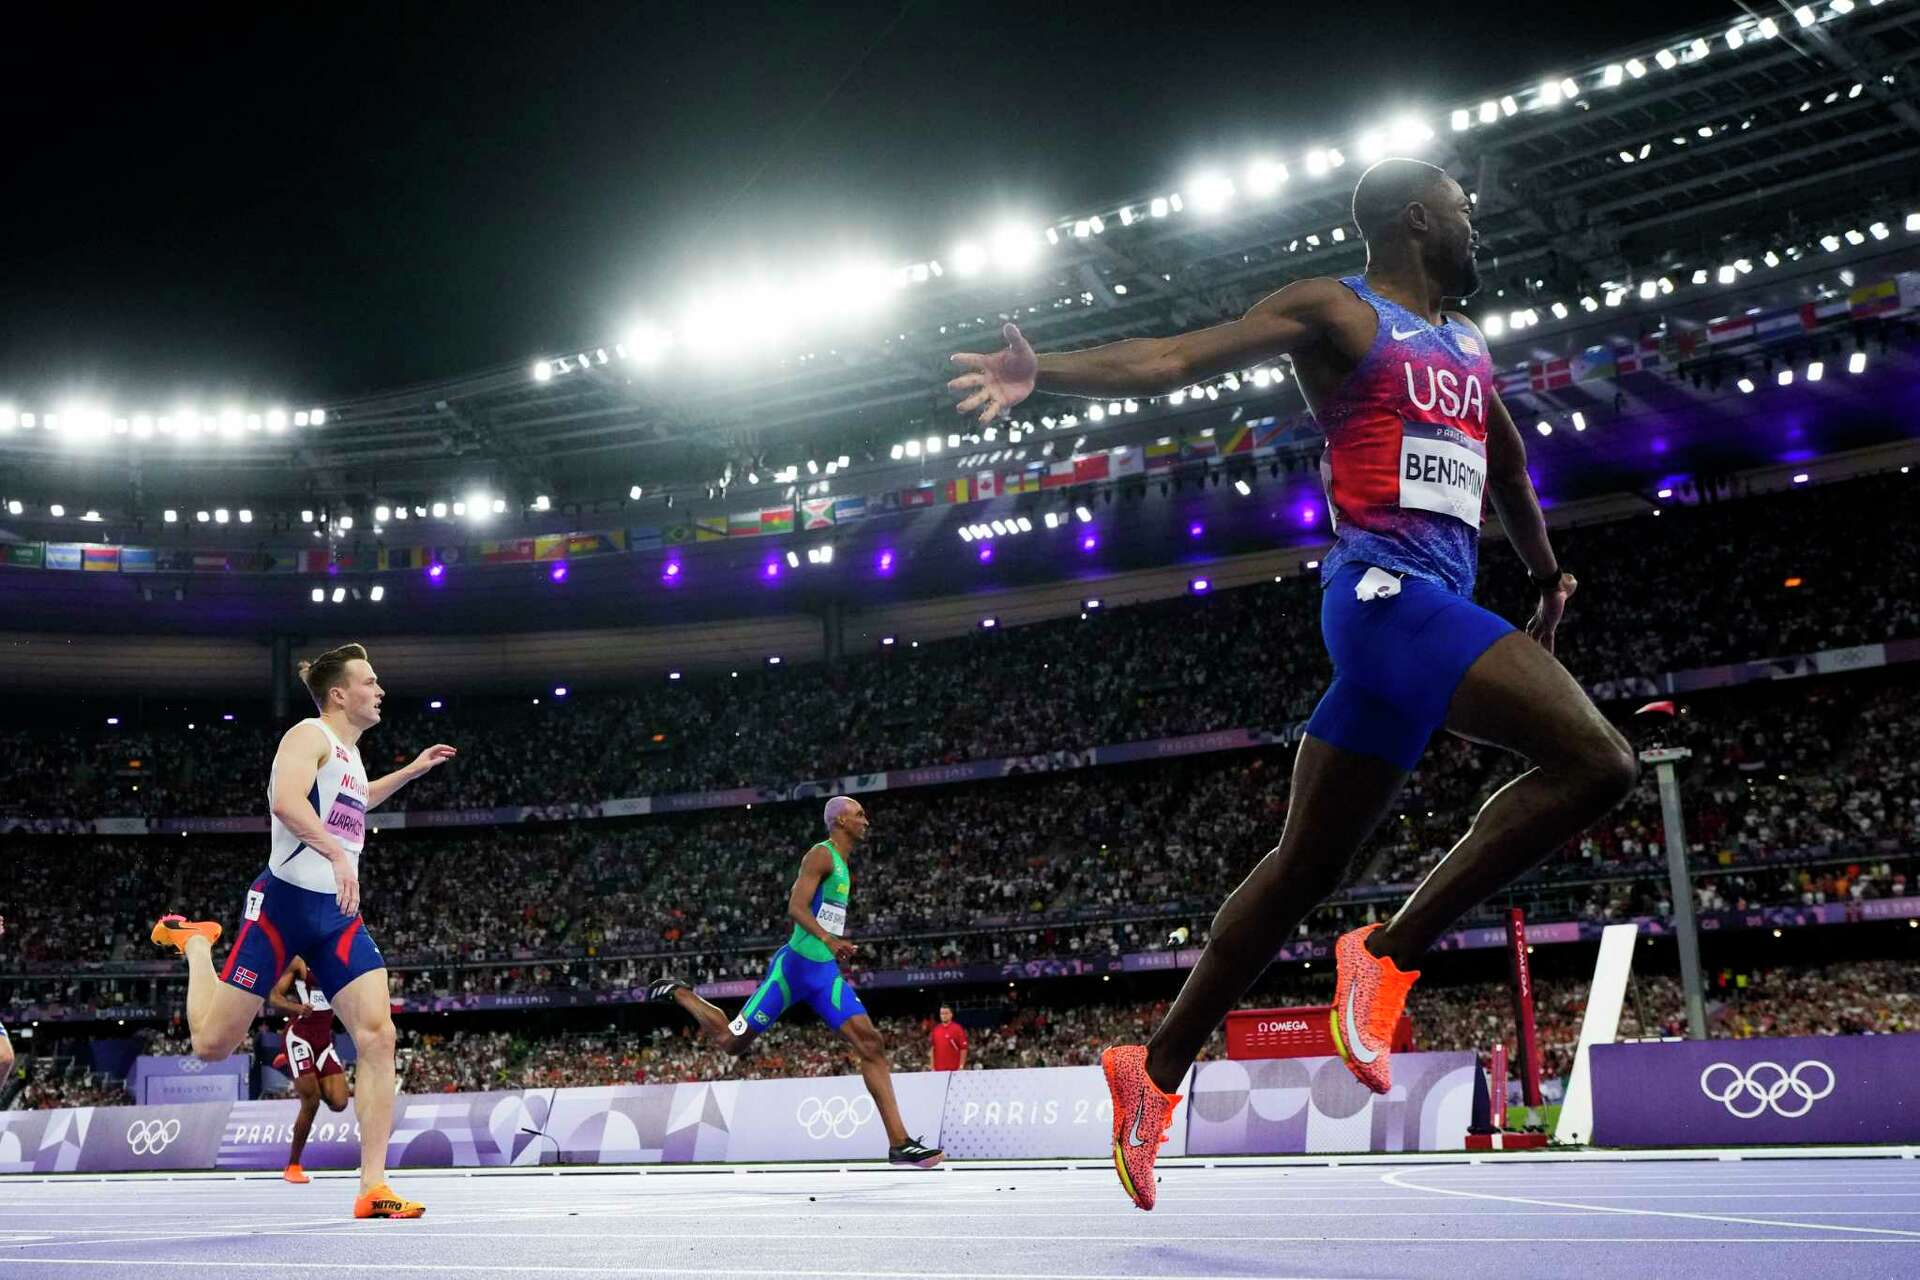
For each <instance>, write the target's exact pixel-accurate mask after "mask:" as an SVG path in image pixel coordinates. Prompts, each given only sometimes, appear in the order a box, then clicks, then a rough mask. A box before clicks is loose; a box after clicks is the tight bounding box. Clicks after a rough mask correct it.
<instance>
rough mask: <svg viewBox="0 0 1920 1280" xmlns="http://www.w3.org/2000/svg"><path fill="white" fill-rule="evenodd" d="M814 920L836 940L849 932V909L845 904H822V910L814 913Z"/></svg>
mask: <svg viewBox="0 0 1920 1280" xmlns="http://www.w3.org/2000/svg"><path fill="white" fill-rule="evenodd" d="M813 918H814V919H816V920H818V921H819V922H820V927H821V928H822V929H825V930H826V931H827V932H828V933H830V934H832V935H833V936H834V937H836V938H837V937H839V936H840V935H841V934H843V933H845V932H846V931H847V907H846V904H845V903H843V902H823V903H821V904H820V909H819V910H818V911H816V912H814V913H813Z"/></svg>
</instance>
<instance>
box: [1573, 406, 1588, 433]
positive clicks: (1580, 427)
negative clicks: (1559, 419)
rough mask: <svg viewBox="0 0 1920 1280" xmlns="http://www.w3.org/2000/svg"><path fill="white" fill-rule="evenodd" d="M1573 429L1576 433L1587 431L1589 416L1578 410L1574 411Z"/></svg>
mask: <svg viewBox="0 0 1920 1280" xmlns="http://www.w3.org/2000/svg"><path fill="white" fill-rule="evenodd" d="M1573 429H1574V430H1575V431H1585V430H1586V429H1587V415H1586V414H1584V413H1582V412H1580V411H1579V410H1578V409H1575V410H1574V411H1573Z"/></svg>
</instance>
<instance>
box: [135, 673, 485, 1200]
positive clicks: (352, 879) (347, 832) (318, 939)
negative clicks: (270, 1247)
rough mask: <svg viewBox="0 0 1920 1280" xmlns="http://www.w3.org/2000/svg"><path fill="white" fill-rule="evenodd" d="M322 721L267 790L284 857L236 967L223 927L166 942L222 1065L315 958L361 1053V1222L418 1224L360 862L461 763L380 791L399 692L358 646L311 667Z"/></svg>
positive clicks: (186, 924) (249, 910)
mask: <svg viewBox="0 0 1920 1280" xmlns="http://www.w3.org/2000/svg"><path fill="white" fill-rule="evenodd" d="M300 678H301V680H302V681H304V682H305V684H306V686H307V692H309V693H311V694H312V695H313V702H314V706H316V707H317V708H319V711H320V714H319V715H318V716H316V717H314V718H313V719H311V720H302V721H301V722H300V723H299V724H296V725H295V726H293V728H291V729H289V730H287V733H286V736H285V737H283V738H281V739H280V750H279V753H278V754H277V755H275V756H274V758H273V772H272V774H271V775H270V776H269V778H268V781H267V804H268V807H269V809H270V811H271V813H272V819H273V820H272V823H271V831H272V849H271V852H270V853H269V855H268V858H267V869H266V871H264V872H263V873H261V875H260V878H259V879H257V880H255V881H254V882H253V885H252V887H251V888H249V889H248V890H247V901H246V908H245V913H244V917H245V922H244V923H243V924H242V925H241V926H240V936H239V937H238V938H236V939H235V940H234V943H233V949H232V950H231V951H229V952H228V953H227V963H226V966H225V967H224V968H222V969H221V970H220V972H219V973H218V974H215V972H214V969H213V944H214V943H215V942H216V941H218V940H219V937H220V926H219V925H218V924H216V923H214V922H213V921H211V920H201V921H188V920H187V919H186V918H185V917H183V916H178V915H168V916H162V917H161V918H160V921H159V923H157V924H155V925H154V926H153V934H152V937H153V941H154V942H155V943H156V944H158V945H160V946H170V947H173V948H175V949H176V950H178V951H179V952H180V953H181V954H182V955H184V956H186V958H187V1025H188V1026H189V1027H190V1028H191V1029H192V1032H193V1052H194V1054H195V1056H197V1057H200V1058H203V1059H205V1060H206V1061H208V1062H218V1061H220V1060H221V1059H223V1058H225V1057H226V1056H227V1055H228V1054H230V1053H232V1052H233V1050H234V1046H235V1045H237V1044H239V1043H240V1041H241V1039H242V1038H243V1037H244V1036H245V1035H246V1034H247V1028H248V1027H250V1026H251V1025H252V1024H253V1018H254V1015H255V1014H257V1013H259V1012H260V1003H261V1000H262V998H263V994H262V993H263V992H265V991H267V990H270V989H271V988H272V987H273V985H274V983H275V982H276V981H278V979H279V977H280V974H281V972H282V971H283V970H284V969H285V968H286V967H287V961H288V959H289V958H290V957H292V956H296V955H300V956H305V957H307V959H308V961H309V962H310V963H311V964H312V966H313V968H312V974H311V978H312V981H313V982H314V984H315V985H317V986H318V987H319V989H320V990H321V992H322V993H324V994H325V995H326V997H327V999H328V1001H329V1002H330V1003H331V1004H332V1005H333V1009H334V1012H335V1013H337V1014H339V1015H340V1020H341V1021H342V1022H344V1023H345V1024H346V1026H347V1034H349V1035H351V1036H352V1037H353V1044H354V1047H355V1049H357V1050H358V1051H359V1086H360V1087H359V1094H360V1105H359V1107H358V1108H357V1109H356V1110H357V1111H358V1114H359V1120H360V1198H359V1199H358V1200H356V1201H354V1205H353V1216H354V1217H356V1218H417V1217H419V1216H420V1215H421V1214H423V1213H425V1212H426V1208H425V1206H423V1205H420V1204H417V1203H415V1202H414V1201H411V1200H402V1199H401V1198H400V1197H399V1196H396V1195H395V1194H394V1193H393V1190H392V1188H390V1187H388V1186H387V1137H388V1134H389V1132H390V1131H391V1130H392V1128H393V1095H394V1080H393V1044H394V1035H393V1015H392V1011H391V1009H390V1008H389V1006H388V990H387V969H386V962H385V961H384V960H383V959H382V958H381V956H380V949H379V948H378V947H376V946H374V945H373V939H372V938H370V937H368V936H367V931H366V929H365V928H364V927H363V926H364V923H365V922H364V921H363V920H362V919H361V916H360V850H361V849H362V847H363V846H364V844H365V841H366V828H367V823H366V816H367V810H369V809H372V808H374V807H376V806H377V805H379V804H380V803H381V802H382V801H384V800H385V799H386V798H387V797H388V796H390V795H392V794H393V793H394V792H396V791H398V790H399V789H400V788H401V787H403V786H405V785H406V784H407V783H409V782H411V781H413V780H414V779H415V778H417V777H419V776H420V775H422V774H424V773H426V772H427V771H428V770H430V769H433V768H435V767H436V766H438V765H441V764H444V763H445V762H447V761H448V760H451V759H453V757H454V755H455V751H454V749H453V748H452V747H449V746H445V745H440V744H436V745H434V746H431V747H428V748H427V749H426V750H425V751H422V752H421V753H420V754H419V755H418V756H417V757H416V758H415V759H414V760H413V762H412V763H411V764H408V765H406V766H405V767H404V768H401V769H396V770H394V771H393V772H392V773H389V774H387V775H386V776H385V777H382V778H380V779H378V780H376V781H374V782H372V783H369V782H368V781H367V771H366V766H365V765H364V764H363V763H362V762H361V759H360V747H359V742H360V735H361V734H363V733H365V732H366V731H367V730H368V729H371V728H372V727H373V726H374V725H376V724H379V723H380V701H381V699H382V698H384V697H386V692H385V691H384V690H383V689H381V687H380V680H379V678H378V677H377V676H375V675H374V672H373V667H372V666H371V665H370V664H369V663H368V662H367V651H366V650H365V649H363V648H361V647H360V646H359V645H357V644H348V645H342V646H340V647H339V648H338V649H330V650H328V651H327V652H326V653H323V654H321V655H320V656H319V657H318V658H315V659H314V660H313V661H312V662H303V663H301V664H300Z"/></svg>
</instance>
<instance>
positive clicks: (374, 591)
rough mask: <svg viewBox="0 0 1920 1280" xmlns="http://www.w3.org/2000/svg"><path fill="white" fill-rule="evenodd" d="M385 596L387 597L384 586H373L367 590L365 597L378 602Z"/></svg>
mask: <svg viewBox="0 0 1920 1280" xmlns="http://www.w3.org/2000/svg"><path fill="white" fill-rule="evenodd" d="M386 598H387V589H386V588H385V587H382V586H374V587H372V588H370V589H369V590H368V591H367V599H369V600H371V601H373V602H374V603H375V604H379V603H380V602H381V601H382V600H385V599H386Z"/></svg>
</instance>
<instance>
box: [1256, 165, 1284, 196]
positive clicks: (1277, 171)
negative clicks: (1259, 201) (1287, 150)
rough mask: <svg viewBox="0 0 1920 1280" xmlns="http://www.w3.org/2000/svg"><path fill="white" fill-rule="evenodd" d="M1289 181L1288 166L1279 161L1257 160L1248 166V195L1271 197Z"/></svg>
mask: <svg viewBox="0 0 1920 1280" xmlns="http://www.w3.org/2000/svg"><path fill="white" fill-rule="evenodd" d="M1286 180H1287V166H1286V165H1284V164H1281V163H1280V162H1279V161H1278V160H1266V159H1261V160H1255V161H1254V162H1253V163H1251V164H1249V165H1248V166H1247V194H1249V195H1253V196H1270V195H1272V194H1273V193H1274V192H1276V191H1278V190H1279V189H1280V187H1281V186H1282V185H1283V184H1284V183H1285V182H1286Z"/></svg>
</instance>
